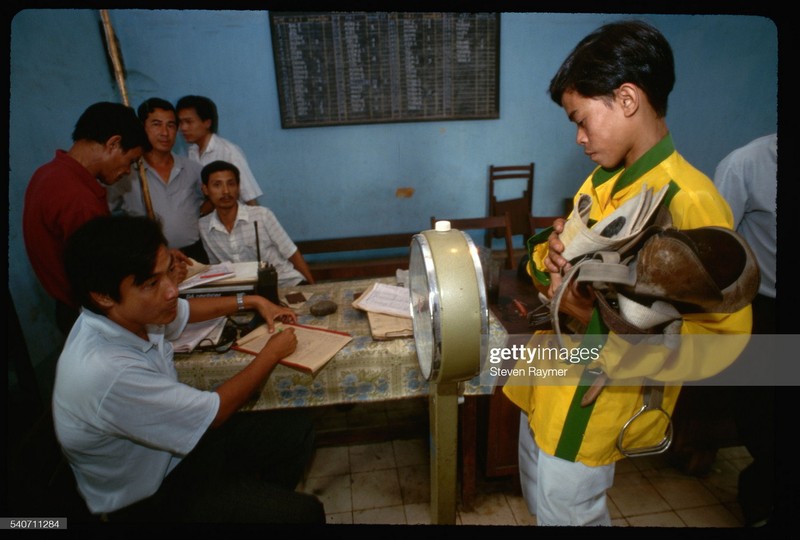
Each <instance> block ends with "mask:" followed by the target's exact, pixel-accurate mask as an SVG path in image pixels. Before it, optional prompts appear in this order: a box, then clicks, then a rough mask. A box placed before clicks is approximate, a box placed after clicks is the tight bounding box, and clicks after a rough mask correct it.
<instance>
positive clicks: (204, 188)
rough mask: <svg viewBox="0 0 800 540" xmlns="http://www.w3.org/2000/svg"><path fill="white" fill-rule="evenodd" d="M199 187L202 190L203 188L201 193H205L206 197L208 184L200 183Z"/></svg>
mask: <svg viewBox="0 0 800 540" xmlns="http://www.w3.org/2000/svg"><path fill="white" fill-rule="evenodd" d="M200 189H202V190H203V195H205V196H206V197H208V186H207V185H205V184H200Z"/></svg>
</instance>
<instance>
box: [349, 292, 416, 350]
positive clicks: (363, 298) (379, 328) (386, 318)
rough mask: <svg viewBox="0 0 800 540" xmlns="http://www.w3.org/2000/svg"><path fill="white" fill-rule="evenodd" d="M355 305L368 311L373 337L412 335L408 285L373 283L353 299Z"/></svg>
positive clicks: (379, 338) (384, 337)
mask: <svg viewBox="0 0 800 540" xmlns="http://www.w3.org/2000/svg"><path fill="white" fill-rule="evenodd" d="M353 307H354V308H356V309H360V310H363V311H366V312H367V318H368V319H369V327H370V330H371V332H372V339H376V340H383V339H394V338H401V337H412V336H413V335H414V328H413V326H412V322H411V297H410V294H409V290H408V288H406V287H400V286H396V285H386V284H384V283H373V284H372V285H371V286H370V288H369V289H367V290H366V291H364V293H363V294H361V295H360V296H359V297H358V298H356V299H355V301H353Z"/></svg>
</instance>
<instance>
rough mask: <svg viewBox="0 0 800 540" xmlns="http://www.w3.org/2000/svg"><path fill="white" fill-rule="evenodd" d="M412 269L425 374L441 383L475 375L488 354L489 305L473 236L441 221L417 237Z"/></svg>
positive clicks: (419, 348)
mask: <svg viewBox="0 0 800 540" xmlns="http://www.w3.org/2000/svg"><path fill="white" fill-rule="evenodd" d="M408 273H409V278H408V279H409V289H410V295H411V312H412V321H413V328H414V341H415V344H416V348H417V360H418V361H419V367H420V370H421V371H422V375H423V377H425V379H426V380H428V381H433V382H437V383H442V382H453V381H464V380H469V379H471V378H473V377H474V376H476V375H477V374H478V373H479V371H480V367H481V364H482V362H483V360H484V359H485V358H486V352H487V346H488V341H489V340H488V334H489V331H488V329H489V309H488V304H487V301H486V288H485V285H484V281H483V271H482V268H481V262H480V257H479V256H478V250H477V249H476V247H475V244H474V243H473V241H472V239H471V238H470V237H469V236H468V235H467V234H465V233H464V232H462V231H459V230H455V229H450V224H449V222H446V221H445V222H442V221H440V222H437V224H436V229H434V230H429V231H423V232H421V233H419V234H416V235H414V237H413V238H412V240H411V252H410V260H409V272H408Z"/></svg>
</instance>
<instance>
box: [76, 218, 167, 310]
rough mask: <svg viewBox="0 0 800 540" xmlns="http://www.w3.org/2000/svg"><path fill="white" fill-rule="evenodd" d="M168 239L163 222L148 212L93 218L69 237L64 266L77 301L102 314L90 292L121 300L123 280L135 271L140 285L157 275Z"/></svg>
mask: <svg viewBox="0 0 800 540" xmlns="http://www.w3.org/2000/svg"><path fill="white" fill-rule="evenodd" d="M166 245H167V241H166V239H165V238H164V234H163V232H162V231H161V225H160V224H159V223H158V222H157V221H154V220H153V219H150V218H148V217H146V216H129V215H111V216H100V217H96V218H93V219H91V220H89V221H87V222H86V223H84V224H83V225H81V226H80V227H79V228H78V229H77V230H76V231H75V232H74V233H73V234H72V235H71V236H70V237H69V239H68V240H67V244H66V247H65V250H64V267H65V269H66V272H67V278H68V279H69V284H70V287H71V292H72V297H73V300H75V302H77V303H79V304H80V305H82V306H84V307H85V308H87V309H89V310H91V311H93V312H95V313H99V314H101V315H102V314H103V311H102V310H101V309H100V308H99V307H98V306H97V305H96V304H95V303H94V302H93V301H92V298H91V295H90V293H92V292H94V293H99V294H103V295H108V296H109V297H110V298H112V299H113V300H114V301H116V302H119V301H120V299H121V297H120V285H121V284H122V280H123V279H125V278H126V277H128V276H130V275H133V282H134V284H136V285H140V284H142V283H144V282H145V281H146V280H147V279H148V278H150V277H151V276H152V275H153V271H154V270H155V266H156V260H157V258H158V251H159V249H160V248H161V246H166Z"/></svg>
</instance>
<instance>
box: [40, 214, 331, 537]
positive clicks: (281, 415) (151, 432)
mask: <svg viewBox="0 0 800 540" xmlns="http://www.w3.org/2000/svg"><path fill="white" fill-rule="evenodd" d="M174 261H175V259H174V256H173V254H172V251H170V250H169V249H167V247H166V240H165V238H164V236H163V234H162V232H161V228H160V226H159V224H158V223H157V222H155V221H153V220H151V219H149V218H147V217H143V216H126V215H118V216H106V217H101V218H97V219H94V220H91V221H89V222H87V223H86V224H85V225H84V226H83V227H81V228H80V229H78V230H77V231H76V232H75V233H74V234H73V236H72V237H71V238H70V241H69V243H68V245H67V248H66V252H65V267H66V270H67V275H68V277H69V280H70V284H71V286H72V291H73V295H74V297H75V300H76V301H77V302H78V303H80V305H81V306H82V309H81V314H80V316H79V317H78V320H77V321H76V323H75V325H74V326H73V329H72V331H71V332H70V334H69V337H68V338H67V342H66V344H65V346H64V350H63V352H62V354H61V357H60V358H59V361H58V366H57V372H56V380H55V387H54V391H53V420H54V425H55V432H56V436H57V438H58V441H59V443H60V445H61V447H62V450H63V452H64V454H65V456H66V457H67V459H68V461H69V463H70V466H71V468H72V471H73V473H74V475H75V479H76V482H77V486H78V490H79V492H80V493H81V495H82V496H83V498H84V500H85V501H86V504H87V507H88V509H89V511H90V512H92V513H93V514H96V515H99V516H101V517H105V518H106V519H108V520H109V521H111V522H115V521H151V522H165V521H176V522H233V523H243V522H266V523H323V522H324V520H325V515H324V510H323V507H322V504H321V503H320V502H319V501H318V500H317V499H316V498H315V497H313V496H310V495H307V494H303V493H299V492H295V491H294V488H295V487H296V486H297V484H298V482H299V481H300V480H301V478H302V474H303V471H304V470H305V466H306V464H307V462H308V459H309V458H310V456H311V453H312V451H313V447H314V446H313V445H314V435H313V427H312V423H311V420H310V418H309V417H308V416H307V415H306V414H305V412H304V411H302V410H299V409H291V410H285V411H283V410H282V411H262V412H257V413H246V414H245V413H242V414H236V412H237V411H238V410H239V409H240V408H241V406H242V405H243V404H244V403H245V402H246V401H247V400H248V399H249V398H250V396H252V394H253V393H254V392H257V391H258V389H259V387H260V385H261V384H262V383H263V382H264V380H265V379H266V378H267V377H269V375H270V373H271V372H272V370H273V369H274V368H275V366H276V365H277V363H278V362H279V361H280V359H281V358H284V357H286V356H287V355H289V354H291V352H292V351H294V350H295V348H296V346H297V338H296V336H295V335H294V331H293V330H292V329H287V330H284V331H283V332H279V333H275V334H274V335H273V336H272V338H271V339H270V340H269V341H268V342H267V344H266V345H265V346H264V348H263V349H262V350H261V351H260V352H259V354H258V355H256V356H255V358H254V359H253V360H252V362H251V363H250V364H248V366H247V367H245V368H244V369H243V370H242V371H241V372H239V373H238V374H237V375H235V376H233V377H232V378H230V379H229V380H227V381H225V382H223V383H222V384H220V385H219V386H218V387H217V388H216V389H215V390H213V391H202V390H198V389H196V388H193V387H191V386H188V385H185V384H182V383H180V382H179V381H178V378H177V372H176V370H175V366H174V364H173V348H172V344H171V343H170V340H171V339H174V338H175V337H177V336H178V335H180V333H181V332H182V331H183V328H184V327H185V325H186V324H187V323H188V322H196V321H202V320H207V319H211V318H215V317H220V316H223V315H227V314H229V313H233V312H236V311H237V310H243V309H253V310H257V311H258V313H259V314H260V315H261V316H262V317H263V318H264V320H265V321H267V324H268V327H269V329H270V332H274V321H275V319H276V318H281V319H284V320H288V321H294V320H295V315H294V313H293V312H292V311H291V310H289V309H287V308H283V307H279V306H276V305H275V304H272V303H271V302H269V300H267V299H265V298H263V297H260V296H257V295H247V296H245V295H239V296H236V297H234V296H226V297H216V298H193V299H190V300H184V299H181V298H179V297H178V289H177V284H176V283H175V282H174V279H173V268H172V267H173V265H174Z"/></svg>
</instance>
